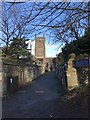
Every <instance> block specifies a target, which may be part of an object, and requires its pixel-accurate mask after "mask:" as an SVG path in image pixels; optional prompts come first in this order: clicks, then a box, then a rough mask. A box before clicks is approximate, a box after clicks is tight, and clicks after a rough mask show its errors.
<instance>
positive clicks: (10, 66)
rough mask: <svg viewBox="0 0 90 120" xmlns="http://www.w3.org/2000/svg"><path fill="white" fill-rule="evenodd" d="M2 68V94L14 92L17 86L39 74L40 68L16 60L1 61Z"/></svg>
mask: <svg viewBox="0 0 90 120" xmlns="http://www.w3.org/2000/svg"><path fill="white" fill-rule="evenodd" d="M2 69H3V70H2V91H3V94H7V93H10V92H15V91H16V90H17V89H18V88H19V87H21V86H23V85H25V84H27V83H29V82H31V81H32V80H34V79H35V78H37V77H38V76H40V75H41V71H40V68H39V67H38V66H37V65H35V64H34V65H31V64H26V63H20V62H19V63H18V62H16V61H9V62H5V61H3V66H2Z"/></svg>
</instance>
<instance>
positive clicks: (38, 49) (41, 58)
mask: <svg viewBox="0 0 90 120" xmlns="http://www.w3.org/2000/svg"><path fill="white" fill-rule="evenodd" d="M53 58H54V57H48V58H46V48H45V37H35V61H36V63H37V65H39V66H41V70H42V73H44V72H45V69H46V68H47V71H49V70H50V66H52V67H53V63H52V59H53Z"/></svg>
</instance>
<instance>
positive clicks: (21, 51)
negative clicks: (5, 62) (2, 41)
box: [2, 38, 29, 59]
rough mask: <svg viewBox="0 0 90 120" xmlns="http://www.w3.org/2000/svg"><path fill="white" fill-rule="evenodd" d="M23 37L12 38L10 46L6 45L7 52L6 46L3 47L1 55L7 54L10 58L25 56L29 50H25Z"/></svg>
mask: <svg viewBox="0 0 90 120" xmlns="http://www.w3.org/2000/svg"><path fill="white" fill-rule="evenodd" d="M26 47H27V46H26V44H25V40H24V39H18V38H14V39H13V40H12V43H11V44H10V46H8V48H7V49H8V52H6V46H5V47H4V48H3V54H2V55H3V56H5V55H7V56H9V57H11V58H16V59H17V58H18V57H19V56H27V55H28V54H29V52H28V51H27V48H26Z"/></svg>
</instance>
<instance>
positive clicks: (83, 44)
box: [62, 34, 90, 62]
mask: <svg viewBox="0 0 90 120" xmlns="http://www.w3.org/2000/svg"><path fill="white" fill-rule="evenodd" d="M71 53H75V54H76V55H79V54H84V53H87V54H90V35H89V34H86V35H85V36H83V37H81V38H79V39H78V40H74V41H73V42H70V43H69V44H66V45H65V46H64V47H63V48H62V54H63V59H64V61H65V62H67V61H68V59H69V58H68V56H69V54H71Z"/></svg>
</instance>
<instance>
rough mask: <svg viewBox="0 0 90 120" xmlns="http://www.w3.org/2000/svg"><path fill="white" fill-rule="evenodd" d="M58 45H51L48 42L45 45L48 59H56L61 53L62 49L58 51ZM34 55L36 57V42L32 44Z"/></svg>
mask: <svg viewBox="0 0 90 120" xmlns="http://www.w3.org/2000/svg"><path fill="white" fill-rule="evenodd" d="M57 48H58V45H55V44H54V45H51V44H50V43H49V44H48V43H47V42H46V43H45V49H46V57H56V54H58V53H60V51H61V50H60V49H59V50H57ZM32 55H35V40H34V41H33V42H32Z"/></svg>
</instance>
